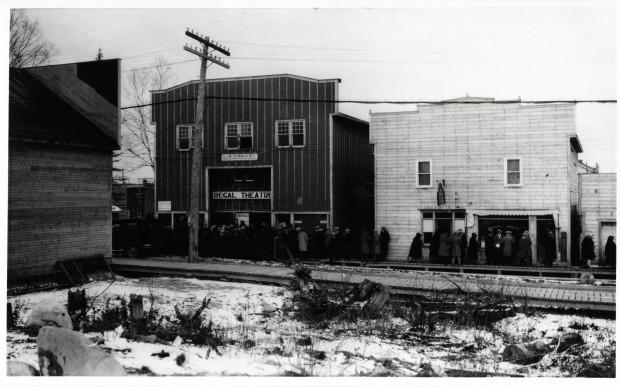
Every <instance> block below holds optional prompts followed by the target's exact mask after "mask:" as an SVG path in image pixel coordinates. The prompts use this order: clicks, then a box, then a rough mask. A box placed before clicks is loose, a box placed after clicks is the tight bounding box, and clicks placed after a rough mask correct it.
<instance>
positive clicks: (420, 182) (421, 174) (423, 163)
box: [416, 160, 433, 188]
mask: <svg viewBox="0 0 620 387" xmlns="http://www.w3.org/2000/svg"><path fill="white" fill-rule="evenodd" d="M432 167H433V163H432V161H431V160H418V161H416V175H417V181H416V187H420V188H426V187H432V186H433V171H432Z"/></svg>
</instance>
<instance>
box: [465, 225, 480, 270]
mask: <svg viewBox="0 0 620 387" xmlns="http://www.w3.org/2000/svg"><path fill="white" fill-rule="evenodd" d="M477 238H478V234H476V233H475V232H474V233H472V234H471V238H469V246H467V263H469V264H474V263H477V262H478V239H477Z"/></svg>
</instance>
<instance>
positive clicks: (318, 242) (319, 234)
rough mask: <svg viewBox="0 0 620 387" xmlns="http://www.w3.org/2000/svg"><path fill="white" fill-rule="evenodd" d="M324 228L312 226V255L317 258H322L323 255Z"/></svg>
mask: <svg viewBox="0 0 620 387" xmlns="http://www.w3.org/2000/svg"><path fill="white" fill-rule="evenodd" d="M324 237H325V230H323V228H322V227H321V226H316V227H315V228H314V235H313V236H312V242H313V247H314V255H315V256H316V258H317V259H323V258H324V257H325V242H324Z"/></svg>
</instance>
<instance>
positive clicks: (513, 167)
mask: <svg viewBox="0 0 620 387" xmlns="http://www.w3.org/2000/svg"><path fill="white" fill-rule="evenodd" d="M521 165H522V163H521V158H520V157H514V158H505V159H504V186H506V187H521V186H522V185H523V184H522V181H521Z"/></svg>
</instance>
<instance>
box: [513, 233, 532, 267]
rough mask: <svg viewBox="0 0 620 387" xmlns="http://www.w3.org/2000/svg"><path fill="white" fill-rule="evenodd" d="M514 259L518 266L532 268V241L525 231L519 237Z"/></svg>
mask: <svg viewBox="0 0 620 387" xmlns="http://www.w3.org/2000/svg"><path fill="white" fill-rule="evenodd" d="M516 257H517V264H518V265H524V266H532V240H531V239H530V233H529V232H528V231H527V230H526V231H523V234H522V235H521V239H520V240H519V243H518V249H517V255H516Z"/></svg>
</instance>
